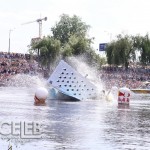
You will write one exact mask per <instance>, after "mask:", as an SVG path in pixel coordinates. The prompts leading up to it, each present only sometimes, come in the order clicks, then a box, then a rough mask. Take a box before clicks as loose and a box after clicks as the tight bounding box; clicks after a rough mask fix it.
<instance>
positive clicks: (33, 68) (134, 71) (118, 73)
mask: <svg viewBox="0 0 150 150" xmlns="http://www.w3.org/2000/svg"><path fill="white" fill-rule="evenodd" d="M44 72H45V70H43V68H42V67H40V66H39V64H38V62H37V57H35V56H34V57H33V56H30V55H29V54H21V53H7V52H0V85H1V83H4V82H5V81H8V80H9V79H10V78H12V77H13V76H15V75H16V74H31V75H34V74H36V73H44ZM100 79H101V81H102V82H103V83H104V85H105V87H106V89H110V88H111V87H112V86H117V87H118V88H120V87H123V86H126V87H128V88H137V87H139V86H140V85H141V84H142V82H143V81H150V66H149V67H147V68H144V67H141V66H140V67H137V66H136V67H134V66H132V67H129V69H128V70H125V69H124V68H122V67H109V66H105V67H103V68H102V69H101V71H100Z"/></svg>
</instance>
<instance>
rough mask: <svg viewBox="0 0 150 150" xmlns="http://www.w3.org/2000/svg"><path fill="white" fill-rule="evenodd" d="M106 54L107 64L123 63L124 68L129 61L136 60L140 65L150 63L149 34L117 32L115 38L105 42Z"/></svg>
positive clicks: (117, 64) (116, 64)
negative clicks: (122, 33)
mask: <svg viewBox="0 0 150 150" xmlns="http://www.w3.org/2000/svg"><path fill="white" fill-rule="evenodd" d="M137 53H138V55H137ZM106 56H107V62H108V64H109V65H115V66H119V65H123V66H124V67H125V68H126V69H128V67H129V63H130V62H137V60H138V62H139V63H140V64H141V65H144V66H147V65H150V39H149V35H148V34H146V35H145V36H140V35H136V36H129V35H124V36H123V35H121V34H119V35H118V36H117V40H115V41H112V42H110V43H108V44H107V46H106Z"/></svg>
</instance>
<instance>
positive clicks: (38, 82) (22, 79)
mask: <svg viewBox="0 0 150 150" xmlns="http://www.w3.org/2000/svg"><path fill="white" fill-rule="evenodd" d="M5 84H6V86H15V87H41V86H42V87H46V86H47V82H46V80H45V79H44V78H43V77H42V76H38V75H34V76H33V75H28V74H17V75H15V76H13V77H12V78H10V79H9V80H8V81H7V82H6V83H5Z"/></svg>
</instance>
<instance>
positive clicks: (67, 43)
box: [29, 14, 150, 69]
mask: <svg viewBox="0 0 150 150" xmlns="http://www.w3.org/2000/svg"><path fill="white" fill-rule="evenodd" d="M89 29H90V26H89V25H87V24H86V23H85V22H83V21H82V20H81V18H80V17H78V16H76V15H73V16H72V17H70V16H69V15H67V14H62V15H61V16H60V20H59V21H58V22H56V23H55V25H54V26H53V27H52V28H51V32H52V35H48V36H46V37H43V38H42V39H39V40H38V41H37V42H33V41H31V44H30V49H29V52H30V54H33V53H34V54H35V53H36V54H37V55H38V58H39V63H40V64H41V65H42V66H45V67H46V68H47V69H50V66H51V64H52V63H53V62H54V61H56V60H58V59H66V58H67V57H70V56H80V55H83V56H84V58H85V59H86V61H87V62H88V63H89V65H96V66H98V68H101V66H102V65H104V64H106V63H108V64H109V65H115V66H119V65H124V66H125V68H126V69H127V68H128V66H129V62H130V61H133V62H134V61H136V59H137V58H136V52H139V53H140V57H139V61H140V62H141V63H142V64H144V65H148V64H149V63H150V39H149V36H148V34H147V35H146V36H144V37H142V36H140V35H138V36H129V35H125V36H123V35H121V34H120V35H118V36H117V40H114V41H111V42H110V43H108V44H107V46H106V51H105V52H106V58H105V57H101V56H100V55H98V54H97V53H96V52H95V50H94V49H93V48H92V43H93V42H94V38H93V37H92V38H91V37H89V35H88V31H89Z"/></svg>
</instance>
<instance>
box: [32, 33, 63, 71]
mask: <svg viewBox="0 0 150 150" xmlns="http://www.w3.org/2000/svg"><path fill="white" fill-rule="evenodd" d="M37 49H39V51H40V55H39V62H40V63H41V65H42V66H45V67H46V68H47V69H50V63H53V62H54V61H55V60H56V58H57V56H59V54H60V41H59V40H56V39H54V38H53V37H50V36H47V37H45V38H43V39H41V40H40V41H39V42H38V43H34V44H32V43H31V50H32V51H34V50H35V51H36V50H37Z"/></svg>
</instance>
